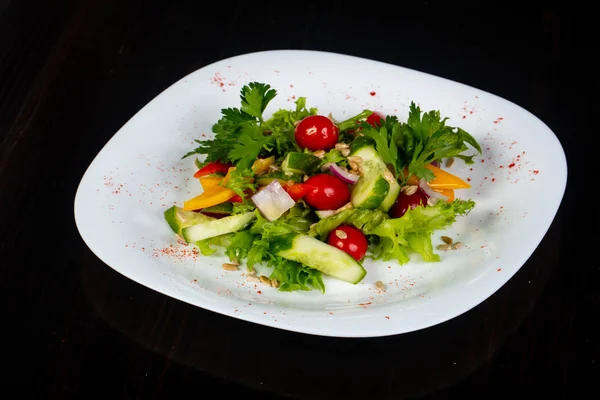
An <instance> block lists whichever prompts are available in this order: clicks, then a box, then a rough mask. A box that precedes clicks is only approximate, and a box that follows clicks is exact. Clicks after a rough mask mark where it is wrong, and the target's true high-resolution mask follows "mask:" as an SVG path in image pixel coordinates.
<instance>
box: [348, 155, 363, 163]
mask: <svg viewBox="0 0 600 400" xmlns="http://www.w3.org/2000/svg"><path fill="white" fill-rule="evenodd" d="M347 158H348V161H353V162H355V163H357V164H360V163H361V162H363V159H362V157H359V156H348V157H347Z"/></svg>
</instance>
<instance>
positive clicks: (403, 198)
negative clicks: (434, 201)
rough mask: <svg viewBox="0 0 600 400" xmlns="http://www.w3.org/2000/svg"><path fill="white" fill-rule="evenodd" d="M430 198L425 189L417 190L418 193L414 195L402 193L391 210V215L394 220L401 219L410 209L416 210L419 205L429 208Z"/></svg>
mask: <svg viewBox="0 0 600 400" xmlns="http://www.w3.org/2000/svg"><path fill="white" fill-rule="evenodd" d="M428 198H429V197H428V196H427V194H426V193H425V191H424V190H423V189H421V188H420V187H419V188H417V191H416V192H414V193H413V194H410V195H407V194H406V193H404V192H400V194H399V195H398V198H397V199H396V202H395V203H394V205H393V206H392V207H391V208H390V211H389V214H390V216H391V217H392V218H400V217H401V216H403V215H404V214H405V213H406V211H407V210H408V208H409V207H410V208H411V209H412V208H415V207H416V206H418V205H422V206H424V207H427V199H428Z"/></svg>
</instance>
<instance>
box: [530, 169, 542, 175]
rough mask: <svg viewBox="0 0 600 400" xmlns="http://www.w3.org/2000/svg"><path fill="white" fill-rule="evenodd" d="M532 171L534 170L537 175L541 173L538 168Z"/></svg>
mask: <svg viewBox="0 0 600 400" xmlns="http://www.w3.org/2000/svg"><path fill="white" fill-rule="evenodd" d="M531 172H533V173H534V174H535V175H537V174H539V173H540V171H539V170H537V169H534V170H533V171H531Z"/></svg>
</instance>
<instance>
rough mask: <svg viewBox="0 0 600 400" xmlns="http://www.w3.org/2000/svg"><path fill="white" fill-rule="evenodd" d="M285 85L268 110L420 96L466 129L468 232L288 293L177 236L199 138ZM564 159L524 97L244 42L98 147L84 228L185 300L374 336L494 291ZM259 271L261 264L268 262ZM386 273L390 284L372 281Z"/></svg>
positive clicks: (399, 111)
mask: <svg viewBox="0 0 600 400" xmlns="http://www.w3.org/2000/svg"><path fill="white" fill-rule="evenodd" d="M252 81H257V82H263V83H267V84H269V85H271V87H272V88H273V89H275V90H277V92H278V94H277V96H276V98H275V99H274V100H273V101H272V102H271V103H270V104H269V106H268V107H267V110H266V113H265V116H268V115H270V114H271V113H272V112H274V111H275V110H277V109H279V108H292V107H294V106H295V105H294V101H295V100H296V99H297V98H298V97H300V96H303V97H306V98H307V106H308V107H317V108H318V110H319V112H320V113H322V114H329V113H331V114H332V115H333V117H334V118H336V119H337V120H343V119H345V118H348V117H350V116H352V115H355V114H358V113H359V112H360V111H362V110H363V109H365V108H369V109H372V110H376V111H381V112H383V113H385V114H388V115H389V114H394V115H397V116H398V118H399V119H400V120H401V121H405V120H406V118H407V116H408V109H409V105H410V102H411V101H414V102H415V103H417V105H419V106H420V107H421V110H422V111H430V110H439V111H440V114H441V116H442V117H448V118H449V120H448V121H447V124H448V125H450V126H459V127H461V128H463V129H465V130H466V131H467V132H469V133H471V134H472V135H473V136H474V137H475V138H476V139H477V140H478V141H479V143H480V144H481V146H482V148H483V155H482V156H480V157H476V158H475V161H476V162H475V164H473V165H470V166H467V165H465V164H464V163H462V162H461V161H460V160H457V162H456V163H455V164H454V166H452V170H451V172H452V173H454V174H456V175H458V176H460V177H462V178H463V179H467V180H468V181H469V182H470V183H471V185H472V187H471V188H470V189H467V190H461V191H460V192H457V196H459V197H461V198H472V199H473V200H475V202H476V206H475V208H474V209H473V210H472V211H471V213H470V214H468V215H467V216H464V217H459V219H458V221H457V222H456V223H455V224H454V226H453V227H452V228H451V229H448V230H446V231H439V232H436V234H435V237H434V238H433V241H434V245H435V244H437V243H441V240H440V236H441V235H444V234H445V235H448V236H450V237H452V238H454V239H455V240H458V241H461V242H463V244H464V247H463V248H462V249H460V250H458V251H451V252H450V251H449V252H439V251H438V253H439V254H440V256H441V262H438V263H425V262H423V261H421V260H420V259H419V258H418V256H414V257H413V259H412V260H411V262H410V263H409V264H407V265H404V266H399V265H397V264H395V263H394V262H388V263H382V262H371V261H367V262H366V263H365V267H366V269H367V271H368V273H367V276H366V277H365V278H364V280H363V281H362V282H361V283H359V284H358V285H351V284H349V283H345V282H341V281H338V280H335V279H331V278H328V277H324V280H325V284H326V293H325V294H322V293H320V292H318V291H316V290H313V291H310V292H292V293H289V292H279V291H277V290H276V289H274V288H271V287H268V286H265V285H262V284H255V283H249V282H247V281H246V279H245V278H246V277H245V276H244V271H243V270H240V271H234V272H231V271H225V270H223V269H222V268H221V264H222V263H223V262H224V261H226V258H225V257H224V256H223V255H215V256H210V257H204V256H202V255H200V254H198V252H197V250H196V249H195V247H194V246H189V245H185V244H182V243H180V242H178V241H177V239H176V238H175V236H174V235H173V233H172V231H171V230H170V228H169V226H168V225H167V224H166V222H165V221H164V219H163V212H164V210H165V209H166V208H167V207H169V206H171V205H173V204H177V205H182V204H183V201H184V200H186V199H188V198H190V197H192V196H193V195H196V194H199V193H200V192H201V188H200V185H199V182H198V181H197V180H196V179H194V178H193V177H192V174H193V173H194V172H195V170H196V168H195V166H194V157H189V158H186V159H183V160H182V159H181V157H182V155H183V154H185V153H187V152H188V151H190V150H191V149H193V148H194V147H195V143H194V139H206V138H210V137H211V136H212V133H211V127H212V125H213V124H214V123H215V122H216V121H217V120H218V119H219V118H220V116H221V109H222V108H228V107H239V105H240V90H241V88H242V86H243V85H245V84H247V83H249V82H252ZM566 177H567V165H566V159H565V155H564V152H563V149H562V147H561V145H560V143H559V141H558V140H557V138H556V136H555V135H554V133H553V132H552V131H551V130H550V129H549V128H548V127H547V126H546V125H545V124H544V123H543V122H542V121H540V120H539V119H538V118H537V117H535V116H534V115H532V114H531V113H529V112H528V111H526V110H524V109H523V108H521V107H519V106H517V105H515V104H513V103H511V102H509V101H507V100H505V99H502V98H500V97H498V96H495V95H493V94H490V93H487V92H485V91H482V90H479V89H476V88H473V87H470V86H466V85H464V84H460V83H457V82H453V81H450V80H447V79H443V78H440V77H436V76H432V75H429V74H425V73H422V72H418V71H414V70H410V69H407V68H403V67H399V66H395V65H390V64H385V63H381V62H376V61H372V60H367V59H362V58H356V57H352V56H347V55H341V54H332V53H324V52H316V51H303V50H279V51H266V52H259V53H252V54H246V55H242V56H237V57H233V58H229V59H225V60H222V61H219V62H216V63H214V64H211V65H208V66H206V67H204V68H202V69H200V70H198V71H196V72H194V73H192V74H190V75H188V76H186V77H184V78H182V79H181V80H179V81H178V82H176V83H175V84H173V85H172V86H171V87H169V88H168V89H167V90H165V91H164V92H162V93H161V94H160V95H158V96H157V97H156V98H155V99H154V100H152V101H151V102H150V103H148V104H147V105H146V106H145V107H144V108H143V109H141V110H140V111H139V112H138V113H137V114H136V115H135V116H133V118H131V120H129V121H128V122H127V123H126V124H125V125H124V126H123V127H122V128H121V129H120V130H119V131H118V132H117V133H116V134H115V135H114V136H113V137H112V138H111V140H110V141H109V142H108V143H107V144H106V146H105V147H104V148H103V149H102V150H101V151H100V152H99V154H98V155H97V157H96V158H95V159H94V161H93V162H92V163H91V165H90V166H89V168H88V169H87V171H86V172H85V175H84V176H83V178H82V180H81V182H80V185H79V188H78V191H77V194H76V197H75V208H74V212H75V220H76V223H77V227H78V229H79V232H80V234H81V236H82V238H83V240H84V241H85V243H86V244H87V245H88V246H89V248H90V249H91V250H92V251H93V252H94V254H96V255H97V256H98V257H99V258H100V259H101V260H102V261H103V262H104V263H106V264H107V265H108V266H110V267H111V268H113V269H114V270H116V271H118V272H119V273H121V274H123V275H124V276H126V277H128V278H130V279H132V280H134V281H136V282H138V283H140V284H142V285H145V286H147V287H149V288H151V289H154V290H156V291H158V292H160V293H163V294H165V295H168V296H171V297H173V298H176V299H179V300H181V301H184V302H187V303H190V304H193V305H196V306H198V307H202V308H204V309H207V310H212V311H214V312H217V313H221V314H224V315H228V316H231V317H234V318H240V319H243V320H247V321H251V322H254V323H258V324H263V325H267V326H271V327H276V328H280V329H285V330H290V331H296V332H303V333H308V334H315V335H324V336H338V337H374V336H385V335H394V334H400V333H405V332H410V331H414V330H418V329H423V328H426V327H429V326H432V325H435V324H438V323H441V322H444V321H446V320H448V319H450V318H453V317H455V316H457V315H460V314H462V313H464V312H466V311H468V310H469V309H471V308H472V307H474V306H476V305H477V304H479V303H480V302H482V301H483V300H485V299H486V298H487V297H489V296H490V295H492V294H493V293H494V292H495V291H496V290H498V289H499V288H500V287H501V286H502V285H503V284H504V283H506V282H507V281H508V280H509V279H510V278H511V277H512V276H513V275H514V274H515V273H516V272H517V271H518V270H519V268H521V266H522V265H523V264H524V263H525V261H527V259H528V258H529V257H530V255H531V254H532V253H533V251H534V250H535V248H536V247H537V246H538V245H539V243H540V241H541V240H542V238H543V236H544V235H545V233H546V231H547V229H548V228H549V226H550V224H551V222H552V220H553V218H554V217H555V215H556V212H557V210H558V207H559V205H560V202H561V200H562V197H563V195H564V190H565V187H566ZM259 271H260V269H259ZM377 281H382V282H384V284H385V290H378V289H377V287H376V286H375V282H377Z"/></svg>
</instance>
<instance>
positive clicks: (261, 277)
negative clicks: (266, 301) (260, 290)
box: [258, 275, 271, 286]
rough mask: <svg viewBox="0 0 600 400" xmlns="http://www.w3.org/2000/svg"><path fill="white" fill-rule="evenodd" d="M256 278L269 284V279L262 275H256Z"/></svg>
mask: <svg viewBox="0 0 600 400" xmlns="http://www.w3.org/2000/svg"><path fill="white" fill-rule="evenodd" d="M258 279H259V280H260V281H261V282H262V283H264V284H265V285H267V286H271V280H270V279H269V278H267V277H266V276H264V275H261V276H259V277H258Z"/></svg>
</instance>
